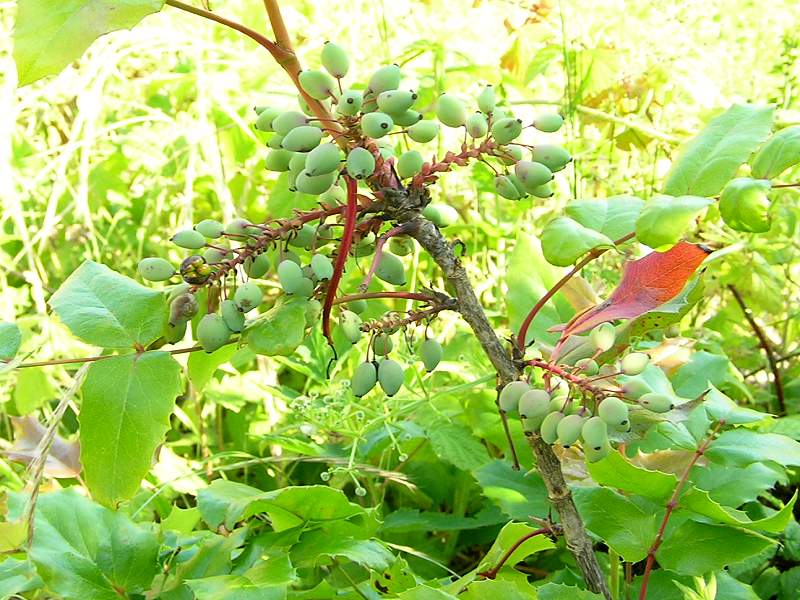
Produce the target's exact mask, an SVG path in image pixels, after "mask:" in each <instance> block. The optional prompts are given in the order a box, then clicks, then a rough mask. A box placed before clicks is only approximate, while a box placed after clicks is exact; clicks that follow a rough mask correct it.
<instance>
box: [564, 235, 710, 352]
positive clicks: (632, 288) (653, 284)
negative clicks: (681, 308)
mask: <svg viewBox="0 0 800 600" xmlns="http://www.w3.org/2000/svg"><path fill="white" fill-rule="evenodd" d="M707 255H708V251H707V250H705V249H704V248H703V247H702V246H698V245H696V244H690V243H689V242H680V243H678V244H676V245H675V246H673V247H672V248H670V249H669V250H667V251H666V252H651V253H650V254H648V255H647V256H645V257H644V258H640V259H639V260H634V261H630V262H628V263H626V264H625V270H624V272H623V274H622V281H621V282H620V284H619V285H618V286H617V289H615V290H614V293H613V294H611V297H610V298H609V299H608V300H606V301H605V302H603V303H601V304H598V305H597V306H595V307H594V308H590V309H589V310H587V311H586V312H584V313H581V314H579V315H577V316H576V317H575V318H573V319H572V321H571V322H569V323H567V326H566V327H565V328H564V332H563V333H562V335H561V338H562V339H564V338H566V337H567V336H570V335H574V334H577V333H581V332H583V331H587V330H589V329H591V328H592V327H595V326H596V325H599V324H600V323H605V322H606V321H614V320H616V319H633V318H636V317H638V316H639V315H642V314H644V313H646V312H647V311H650V310H653V309H654V308H656V307H658V306H660V305H662V304H664V303H665V302H668V301H669V300H672V299H673V298H674V297H675V296H677V295H678V294H679V293H680V291H681V290H682V289H683V286H684V285H686V282H687V281H688V280H689V278H690V277H691V276H692V274H693V273H694V272H695V271H696V270H697V267H699V266H700V263H702V262H703V260H704V259H705V257H706V256H707Z"/></svg>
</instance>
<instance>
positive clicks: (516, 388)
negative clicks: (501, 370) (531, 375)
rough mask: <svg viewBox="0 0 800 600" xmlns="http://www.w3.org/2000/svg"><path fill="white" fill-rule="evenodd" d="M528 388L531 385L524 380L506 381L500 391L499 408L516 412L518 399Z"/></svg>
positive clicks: (508, 411) (506, 411)
mask: <svg viewBox="0 0 800 600" xmlns="http://www.w3.org/2000/svg"><path fill="white" fill-rule="evenodd" d="M530 389H531V386H529V385H528V384H527V383H526V382H524V381H512V382H510V383H507V384H506V385H505V386H504V387H503V389H502V390H501V391H500V399H499V402H500V410H502V411H503V412H505V413H513V412H517V409H518V408H519V399H520V398H521V397H522V394H524V393H525V392H527V391H529V390H530Z"/></svg>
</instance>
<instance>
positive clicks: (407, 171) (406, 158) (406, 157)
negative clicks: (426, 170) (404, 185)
mask: <svg viewBox="0 0 800 600" xmlns="http://www.w3.org/2000/svg"><path fill="white" fill-rule="evenodd" d="M424 163H425V159H424V158H422V154H420V153H419V152H417V151H416V150H409V151H408V152H403V154H401V155H400V158H399V159H397V165H396V167H395V168H396V169H397V174H398V175H399V176H400V179H406V178H408V177H413V176H414V175H416V174H417V173H419V172H420V170H422V165H423V164H424Z"/></svg>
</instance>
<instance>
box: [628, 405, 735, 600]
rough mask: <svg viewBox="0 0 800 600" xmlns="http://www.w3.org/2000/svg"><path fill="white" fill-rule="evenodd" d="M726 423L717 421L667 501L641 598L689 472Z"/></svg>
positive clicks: (640, 598) (645, 571) (640, 592)
mask: <svg viewBox="0 0 800 600" xmlns="http://www.w3.org/2000/svg"><path fill="white" fill-rule="evenodd" d="M724 424H725V420H724V419H722V420H720V421H718V422H717V424H716V425H715V426H714V429H713V430H712V431H711V433H709V434H708V436H707V437H706V439H704V440H703V442H702V443H701V444H700V445H699V446H698V447H697V450H695V451H694V456H692V459H691V460H690V461H689V464H688V465H686V469H684V471H683V474H682V475H681V478H680V479H679V480H678V483H677V484H676V485H675V490H674V491H673V492H672V496H670V499H669V501H668V502H667V510H666V512H665V513H664V518H663V519H661V526H660V527H659V528H658V533H656V539H655V540H653V545H652V546H650V549H649V550H648V551H647V563H646V564H645V567H644V575H642V587H641V590H640V591H639V600H645V598H647V584H648V582H649V580H650V572H651V571H652V570H653V563H654V562H655V559H656V552H658V548H659V547H660V546H661V542H662V541H663V540H664V531H665V530H666V529H667V523H668V522H669V518H670V517H671V516H672V512H673V511H674V510H675V508H676V507H677V506H678V499H679V498H680V495H681V492H682V491H683V488H684V486H685V485H686V483H687V482H688V481H689V473H690V472H691V470H692V469H693V468H694V465H695V464H696V463H697V461H698V460H700V457H701V456H703V454H705V453H706V450H708V447H709V445H710V444H711V442H712V441H713V440H714V437H715V436H716V435H717V433H718V432H719V430H720V429H721V428H722V426H723V425H724Z"/></svg>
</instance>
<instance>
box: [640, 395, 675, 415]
mask: <svg viewBox="0 0 800 600" xmlns="http://www.w3.org/2000/svg"><path fill="white" fill-rule="evenodd" d="M638 402H639V404H640V405H641V406H643V407H644V408H646V409H647V410H651V411H653V412H655V413H665V412H669V411H671V410H672V409H673V408H675V405H674V404H673V403H672V397H671V396H668V395H667V394H659V393H657V392H650V393H649V394H644V395H643V396H642V397H640V398H639V401H638Z"/></svg>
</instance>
